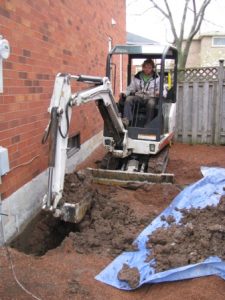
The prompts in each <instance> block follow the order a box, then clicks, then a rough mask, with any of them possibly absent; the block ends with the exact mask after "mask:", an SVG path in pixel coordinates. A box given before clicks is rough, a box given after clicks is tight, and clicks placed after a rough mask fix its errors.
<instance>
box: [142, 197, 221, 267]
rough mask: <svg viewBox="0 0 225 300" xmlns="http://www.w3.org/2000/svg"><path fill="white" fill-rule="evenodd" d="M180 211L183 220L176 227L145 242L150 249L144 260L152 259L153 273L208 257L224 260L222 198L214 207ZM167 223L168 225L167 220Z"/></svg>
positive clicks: (162, 231)
mask: <svg viewBox="0 0 225 300" xmlns="http://www.w3.org/2000/svg"><path fill="white" fill-rule="evenodd" d="M180 211H181V212H182V214H183V217H182V219H181V221H180V223H179V224H172V225H171V226H170V227H168V228H158V229H157V230H155V231H154V232H153V233H152V235H151V236H150V239H149V241H148V242H147V247H148V248H150V249H152V253H151V256H150V257H149V258H148V260H151V259H152V258H155V259H156V265H154V267H155V269H156V271H157V272H161V271H165V270H168V269H171V268H176V267H180V266H184V265H188V264H194V263H198V262H201V261H204V260H205V259H206V258H207V257H209V256H218V257H220V258H221V259H223V260H225V250H224V239H225V217H224V216H225V196H222V197H221V199H220V202H219V204H218V205H217V206H207V207H205V208H204V209H194V208H193V209H190V210H185V209H182V210H180ZM165 220H167V218H165ZM168 220H169V222H168V224H171V218H169V219H168Z"/></svg>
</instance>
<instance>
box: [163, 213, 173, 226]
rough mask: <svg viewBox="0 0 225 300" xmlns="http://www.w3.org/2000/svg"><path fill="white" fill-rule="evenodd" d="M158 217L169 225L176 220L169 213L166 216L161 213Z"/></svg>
mask: <svg viewBox="0 0 225 300" xmlns="http://www.w3.org/2000/svg"><path fill="white" fill-rule="evenodd" d="M160 219H161V221H166V222H167V223H168V224H169V225H170V224H172V223H174V222H175V221H176V220H175V218H174V216H171V215H169V216H167V217H166V216H164V215H162V216H161V218H160Z"/></svg>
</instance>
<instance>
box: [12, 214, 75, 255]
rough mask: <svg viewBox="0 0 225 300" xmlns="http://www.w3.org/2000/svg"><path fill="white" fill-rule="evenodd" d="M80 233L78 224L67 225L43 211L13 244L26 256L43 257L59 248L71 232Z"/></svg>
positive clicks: (13, 246)
mask: <svg viewBox="0 0 225 300" xmlns="http://www.w3.org/2000/svg"><path fill="white" fill-rule="evenodd" d="M77 231H79V229H78V227H77V225H76V224H72V223H67V222H64V221H61V220H59V219H56V218H54V217H53V216H52V215H51V214H49V213H46V212H44V211H41V212H40V213H39V214H38V215H37V216H36V217H35V218H34V219H33V220H32V221H31V222H30V223H29V224H28V225H27V226H26V227H25V229H24V230H23V231H22V232H21V234H20V235H19V236H17V237H16V238H15V239H14V240H13V241H12V242H11V243H10V246H11V247H12V248H15V249H17V250H18V251H20V252H23V253H25V254H32V255H35V256H42V255H44V254H45V253H46V252H47V251H49V250H51V249H54V248H57V247H58V246H59V245H60V244H61V243H62V241H63V240H64V239H65V238H66V237H67V236H68V235H69V233H70V232H77Z"/></svg>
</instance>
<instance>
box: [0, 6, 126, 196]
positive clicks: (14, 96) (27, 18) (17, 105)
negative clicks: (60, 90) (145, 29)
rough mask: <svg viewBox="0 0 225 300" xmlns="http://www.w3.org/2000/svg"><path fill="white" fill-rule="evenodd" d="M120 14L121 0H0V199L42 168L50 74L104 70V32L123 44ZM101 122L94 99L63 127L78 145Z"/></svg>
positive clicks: (102, 72) (122, 9)
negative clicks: (3, 169) (4, 44)
mask: <svg viewBox="0 0 225 300" xmlns="http://www.w3.org/2000/svg"><path fill="white" fill-rule="evenodd" d="M112 18H114V19H115V20H116V22H117V24H116V25H115V26H112V25H111V19H112ZM125 19H126V18H125V0H111V1H109V0H98V1H92V0H57V1H55V0H38V1H37V0H27V1H25V0H23V1H21V0H5V1H0V34H2V35H3V36H4V38H6V39H8V41H9V42H10V46H11V55H10V57H9V59H8V60H6V61H4V64H3V73H4V74H3V78H4V92H3V94H0V145H1V146H3V147H6V148H8V151H9V161H10V168H11V169H12V170H11V171H10V172H9V173H8V174H7V175H5V176H3V178H2V179H3V183H2V185H1V186H0V192H1V194H2V198H6V197H8V196H9V195H10V194H11V193H12V192H14V191H16V190H17V189H18V188H19V187H21V186H22V185H24V184H25V183H26V182H28V181H30V180H31V179H32V178H33V177H35V176H36V175H38V174H39V173H40V172H42V171H43V170H44V169H46V167H47V152H48V146H47V145H44V146H43V145H41V138H42V135H43V131H44V128H45V127H46V125H47V122H48V117H49V116H48V114H47V108H48V106H49V103H50V97H51V94H52V90H53V84H54V78H55V75H56V74H57V73H58V72H66V73H72V74H88V75H99V76H104V75H105V62H106V55H107V51H108V36H110V37H112V39H113V44H119V43H124V42H125ZM101 128H102V120H101V117H100V115H99V113H98V112H97V109H96V106H95V104H94V103H90V104H86V105H83V106H81V107H77V108H74V109H73V120H72V124H71V133H73V132H77V131H80V132H81V143H83V142H84V141H85V140H87V139H89V138H91V137H92V136H93V135H94V134H96V133H97V132H99V130H100V129H101Z"/></svg>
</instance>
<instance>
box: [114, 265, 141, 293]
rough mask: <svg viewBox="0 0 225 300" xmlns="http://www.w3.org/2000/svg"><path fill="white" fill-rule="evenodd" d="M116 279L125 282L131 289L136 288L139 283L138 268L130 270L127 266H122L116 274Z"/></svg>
mask: <svg viewBox="0 0 225 300" xmlns="http://www.w3.org/2000/svg"><path fill="white" fill-rule="evenodd" d="M117 277H118V279H119V280H121V281H126V282H127V283H128V284H129V286H130V287H131V288H133V289H135V288H136V287H138V285H139V282H140V273H139V271H138V268H130V267H129V266H128V265H127V264H124V265H123V267H122V269H121V270H120V271H119V273H118V274H117Z"/></svg>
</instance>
